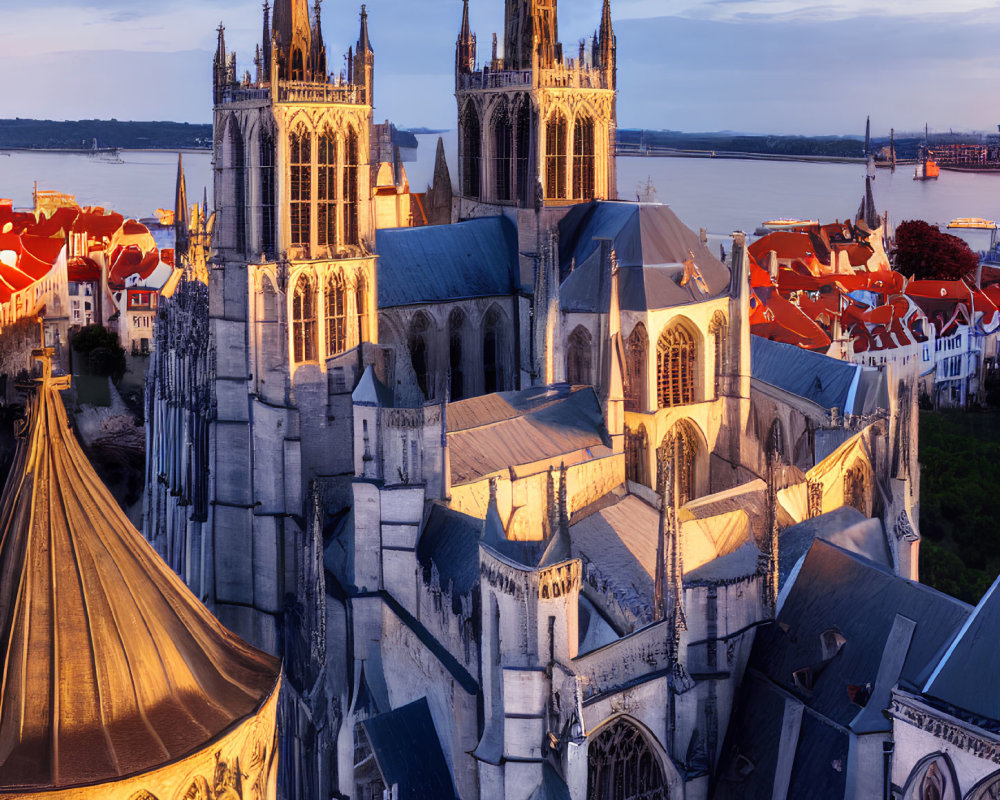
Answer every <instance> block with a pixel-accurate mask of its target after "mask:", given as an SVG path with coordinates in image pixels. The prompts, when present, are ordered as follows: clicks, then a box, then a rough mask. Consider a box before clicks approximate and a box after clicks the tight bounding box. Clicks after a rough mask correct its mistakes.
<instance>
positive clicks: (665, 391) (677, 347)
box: [656, 325, 695, 408]
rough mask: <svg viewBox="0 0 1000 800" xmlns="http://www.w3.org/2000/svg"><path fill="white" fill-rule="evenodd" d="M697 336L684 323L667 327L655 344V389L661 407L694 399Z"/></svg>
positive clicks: (682, 403)
mask: <svg viewBox="0 0 1000 800" xmlns="http://www.w3.org/2000/svg"><path fill="white" fill-rule="evenodd" d="M694 363H695V343H694V337H693V336H692V335H691V334H690V332H688V330H687V329H686V328H684V327H683V326H682V325H674V326H672V327H670V328H667V330H665V331H664V332H663V334H662V335H661V336H660V340H659V342H657V345H656V388H657V401H658V404H659V407H660V408H673V407H674V406H681V405H686V404H687V403H693V402H694V382H695V372H694Z"/></svg>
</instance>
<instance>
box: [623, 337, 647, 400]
mask: <svg viewBox="0 0 1000 800" xmlns="http://www.w3.org/2000/svg"><path fill="white" fill-rule="evenodd" d="M648 361H649V335H648V334H647V333H646V326H645V325H643V324H642V323H641V322H640V323H639V324H638V325H636V326H635V327H634V328H633V329H632V333H631V334H629V337H628V340H627V341H626V342H625V410H626V411H644V410H645V409H646V391H647V387H646V384H647V378H646V365H647V363H648Z"/></svg>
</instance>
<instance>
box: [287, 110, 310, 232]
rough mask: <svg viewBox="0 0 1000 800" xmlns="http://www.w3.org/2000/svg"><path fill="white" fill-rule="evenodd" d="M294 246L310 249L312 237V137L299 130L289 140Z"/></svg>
mask: <svg viewBox="0 0 1000 800" xmlns="http://www.w3.org/2000/svg"><path fill="white" fill-rule="evenodd" d="M289 145H290V151H291V152H290V157H289V163H290V166H291V173H292V174H291V215H290V216H291V227H292V246H293V247H308V246H309V239H310V237H311V235H312V225H311V223H312V220H311V215H312V209H311V205H312V136H311V135H310V134H309V132H308V131H306V129H305V128H301V127H300V128H299V129H298V130H296V131H295V132H294V133H292V135H291V139H290V140H289Z"/></svg>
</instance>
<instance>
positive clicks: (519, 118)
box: [514, 99, 535, 207]
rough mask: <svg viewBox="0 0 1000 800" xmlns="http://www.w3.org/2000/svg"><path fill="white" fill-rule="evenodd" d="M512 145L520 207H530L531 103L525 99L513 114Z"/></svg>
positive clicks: (533, 194) (531, 192) (532, 185)
mask: <svg viewBox="0 0 1000 800" xmlns="http://www.w3.org/2000/svg"><path fill="white" fill-rule="evenodd" d="M515 116H516V121H515V125H514V145H515V151H516V160H517V163H516V166H515V173H516V179H517V196H518V198H519V199H520V202H521V205H522V206H524V207H530V206H531V204H532V203H534V202H535V186H534V184H533V183H532V180H531V175H532V170H531V131H532V128H533V126H532V122H531V103H530V102H529V101H527V100H526V99H525V100H523V101H522V102H521V103H520V105H518V106H517V110H516V112H515Z"/></svg>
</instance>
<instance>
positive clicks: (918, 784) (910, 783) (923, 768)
mask: <svg viewBox="0 0 1000 800" xmlns="http://www.w3.org/2000/svg"><path fill="white" fill-rule="evenodd" d="M987 796H988V795H987ZM960 797H961V795H960V794H959V788H958V777H957V776H956V775H955V767H954V766H953V765H952V763H951V759H950V758H949V757H948V756H947V754H945V753H934V754H933V755H929V756H926V757H925V758H923V759H921V760H920V761H919V762H917V765H916V766H915V767H914V768H913V771H912V772H911V773H910V777H909V778H908V779H907V781H906V788H905V789H904V790H903V800H959V798H960Z"/></svg>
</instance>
